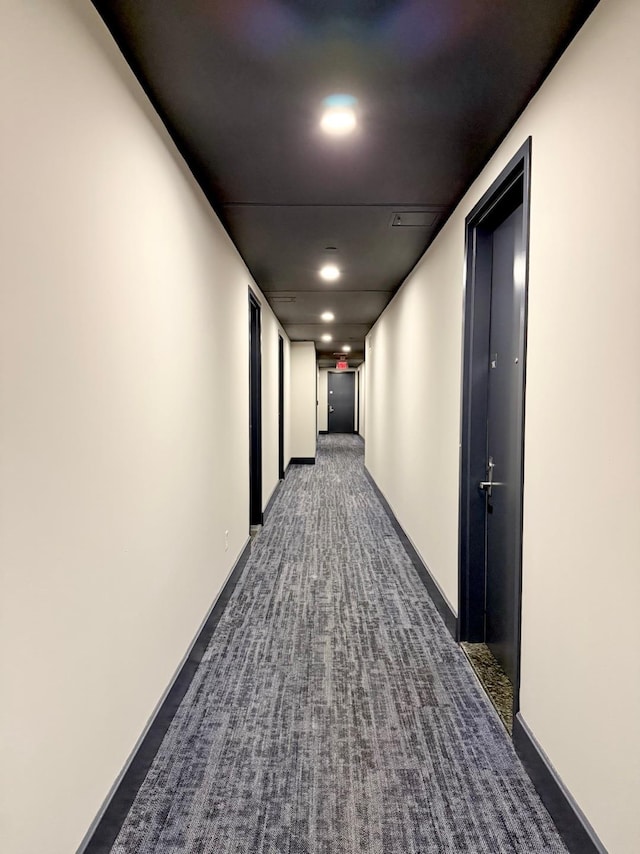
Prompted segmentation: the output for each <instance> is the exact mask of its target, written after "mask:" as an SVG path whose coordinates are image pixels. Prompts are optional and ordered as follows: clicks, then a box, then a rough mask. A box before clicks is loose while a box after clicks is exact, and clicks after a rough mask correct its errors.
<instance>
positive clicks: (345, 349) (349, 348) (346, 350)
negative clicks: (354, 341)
mask: <svg viewBox="0 0 640 854" xmlns="http://www.w3.org/2000/svg"><path fill="white" fill-rule="evenodd" d="M342 349H343V350H344V352H345V353H350V352H351V347H350V346H349V344H345V345H344V347H343V348H342Z"/></svg>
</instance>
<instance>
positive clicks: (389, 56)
mask: <svg viewBox="0 0 640 854" xmlns="http://www.w3.org/2000/svg"><path fill="white" fill-rule="evenodd" d="M94 4H95V6H96V7H97V9H98V11H99V12H100V13H101V15H102V16H103V18H104V20H105V22H106V23H107V25H108V27H109V28H110V30H111V32H112V34H113V36H114V37H115V39H116V41H117V42H118V44H119V45H120V48H121V50H122V51H123V53H124V55H125V57H126V58H127V60H128V61H129V63H130V65H131V66H132V68H133V70H134V71H135V73H136V74H137V76H138V78H139V80H140V81H141V83H142V85H143V87H144V88H145V90H146V92H147V94H148V95H149V96H150V98H151V100H152V102H153V103H154V105H155V107H156V109H157V110H158V112H159V113H160V116H161V117H162V119H163V121H164V122H165V124H166V126H167V128H168V129H169V132H170V133H171V135H172V136H173V138H174V140H175V142H176V143H177V145H178V148H179V149H180V151H181V152H182V154H183V156H184V157H185V159H186V161H187V162H188V164H189V166H190V167H191V169H192V171H193V173H194V175H195V176H196V178H197V180H198V181H199V183H200V185H201V187H202V189H203V190H204V192H205V194H206V195H207V197H208V199H209V200H210V202H211V204H212V205H213V207H214V209H215V210H216V212H217V213H218V215H219V216H220V218H221V219H222V222H223V223H224V225H225V227H226V228H227V230H228V232H229V234H230V236H231V238H232V240H233V241H234V243H235V245H236V246H237V248H238V250H239V251H240V254H241V255H242V257H243V258H244V260H245V262H246V263H247V265H248V267H249V269H250V270H251V273H252V274H253V276H254V278H255V280H256V282H257V283H258V285H259V286H260V288H261V289H262V291H263V292H264V293H265V295H266V297H267V299H268V300H269V302H270V304H271V305H272V307H273V309H274V311H275V313H276V315H277V316H278V317H279V319H280V321H281V322H282V324H283V326H284V328H285V329H286V331H287V334H288V335H289V336H290V338H291V339H292V340H314V341H316V345H317V351H318V355H319V357H320V358H321V360H322V359H323V358H324V359H329V358H331V357H332V356H333V354H334V353H336V352H339V351H340V350H341V348H342V346H343V345H345V344H349V345H351V347H352V349H353V352H352V354H351V358H352V361H353V362H354V363H358V362H359V361H361V360H362V358H363V355H364V336H365V334H366V332H367V331H368V329H370V327H371V326H372V324H373V322H374V321H375V320H376V318H377V317H378V316H379V314H380V312H381V311H382V309H383V308H384V306H385V305H386V304H387V303H388V302H389V300H390V299H391V297H392V296H393V294H394V293H395V291H396V290H397V288H398V287H399V285H400V284H401V283H402V281H403V279H404V278H405V276H406V275H407V273H409V271H410V270H411V269H412V267H413V266H414V265H415V263H416V262H417V260H418V259H419V257H420V256H421V255H422V253H423V252H424V250H425V249H426V248H427V246H428V245H429V243H430V242H431V241H432V240H433V238H434V237H435V235H436V233H437V232H438V230H439V229H440V228H441V226H442V225H443V223H444V221H445V220H446V218H447V216H448V215H449V214H450V213H451V211H452V209H453V208H454V207H455V205H456V203H457V201H458V200H459V199H460V197H461V196H462V194H463V193H464V191H465V190H466V189H467V188H468V186H469V185H470V183H471V182H472V180H473V179H474V178H475V176H476V175H477V174H478V172H479V171H480V170H481V168H482V167H483V165H484V164H485V163H486V162H487V160H488V159H489V157H490V155H491V154H492V153H493V151H494V150H495V149H496V147H497V146H498V144H499V143H500V141H501V140H502V138H503V137H504V135H505V134H506V132H507V131H508V129H509V127H510V126H511V125H512V124H513V122H514V120H515V119H516V117H517V116H518V115H519V113H520V112H521V111H522V109H523V108H524V106H525V105H526V104H527V102H528V101H529V99H530V98H531V96H532V94H533V93H534V92H535V91H536V89H537V88H538V86H539V85H540V83H541V82H542V80H543V79H544V77H545V76H546V75H547V73H548V72H549V71H550V69H551V67H552V66H553V64H554V63H555V62H556V60H557V59H558V57H559V56H560V54H561V53H562V51H563V50H564V48H565V47H566V46H567V44H568V43H569V41H570V40H571V38H572V37H573V35H574V34H575V33H576V32H577V30H578V29H579V27H580V26H581V25H582V24H583V22H584V21H585V19H586V18H587V16H588V14H589V13H590V12H591V11H592V9H593V8H594V7H595V6H596V5H597V0H94ZM333 93H348V94H350V95H352V96H354V97H355V98H357V102H358V108H357V112H358V128H357V130H356V132H354V133H353V134H352V135H350V136H347V137H342V138H332V137H328V136H326V135H325V134H324V133H323V132H322V131H321V130H320V128H319V119H320V115H321V111H322V102H323V100H324V99H325V98H326V97H327V96H329V95H331V94H333ZM412 212H413V213H414V216H413V217H411V215H410V214H411V213H412ZM398 217H399V219H400V222H399V224H398ZM407 223H408V224H407ZM415 223H417V224H415ZM327 247H332V249H331V250H327ZM327 259H329V260H333V261H335V262H336V263H337V265H338V266H339V267H340V269H341V271H342V275H341V278H340V279H339V280H338V281H337V282H335V283H326V282H324V281H322V280H321V279H320V278H319V276H318V269H319V267H320V266H321V264H322V263H323V262H324V261H326V260H327ZM324 310H331V311H332V312H333V313H334V314H335V318H336V319H335V322H333V323H329V324H327V323H323V322H322V321H321V320H320V314H321V312H322V311H324ZM323 332H330V333H332V334H333V341H332V343H330V344H322V343H321V342H320V335H321V333H323Z"/></svg>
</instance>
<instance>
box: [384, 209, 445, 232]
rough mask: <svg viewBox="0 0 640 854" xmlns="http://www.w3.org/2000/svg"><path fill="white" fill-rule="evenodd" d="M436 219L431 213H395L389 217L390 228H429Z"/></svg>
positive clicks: (436, 216) (436, 215)
mask: <svg viewBox="0 0 640 854" xmlns="http://www.w3.org/2000/svg"><path fill="white" fill-rule="evenodd" d="M437 218H438V214H437V213H433V211H395V212H394V213H393V215H392V217H391V227H392V228H431V226H432V225H433V224H434V223H435V221H436V219H437Z"/></svg>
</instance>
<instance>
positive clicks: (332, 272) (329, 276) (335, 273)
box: [320, 264, 340, 282]
mask: <svg viewBox="0 0 640 854" xmlns="http://www.w3.org/2000/svg"><path fill="white" fill-rule="evenodd" d="M320 278H321V279H324V280H325V282H335V280H336V279H339V278H340V270H338V268H337V267H336V265H335V264H325V265H324V267H321V268H320Z"/></svg>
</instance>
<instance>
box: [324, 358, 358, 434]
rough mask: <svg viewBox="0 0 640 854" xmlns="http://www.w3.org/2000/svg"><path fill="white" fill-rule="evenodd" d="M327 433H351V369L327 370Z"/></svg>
mask: <svg viewBox="0 0 640 854" xmlns="http://www.w3.org/2000/svg"><path fill="white" fill-rule="evenodd" d="M328 386H329V433H353V429H354V423H355V422H354V402H355V383H354V373H353V371H349V372H345V373H333V372H332V371H329V383H328Z"/></svg>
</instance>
